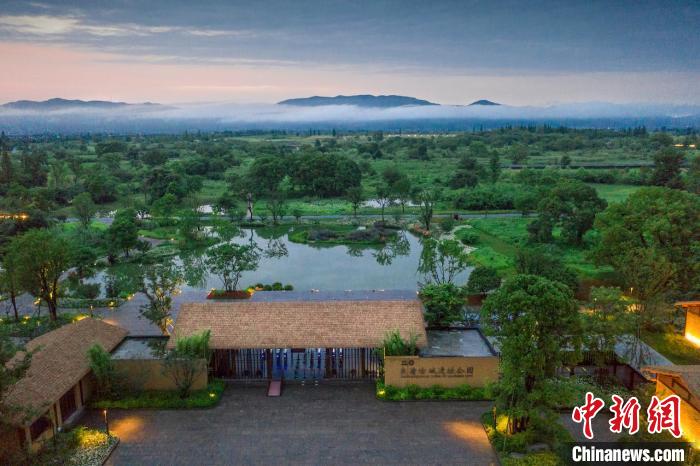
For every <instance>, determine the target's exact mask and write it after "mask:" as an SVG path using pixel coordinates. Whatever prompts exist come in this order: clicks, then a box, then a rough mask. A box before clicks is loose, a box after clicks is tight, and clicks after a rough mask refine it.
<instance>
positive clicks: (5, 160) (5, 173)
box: [0, 132, 14, 192]
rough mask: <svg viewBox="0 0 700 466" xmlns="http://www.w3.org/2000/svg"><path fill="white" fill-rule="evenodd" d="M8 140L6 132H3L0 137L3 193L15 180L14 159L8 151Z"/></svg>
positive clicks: (0, 169) (0, 166)
mask: <svg viewBox="0 0 700 466" xmlns="http://www.w3.org/2000/svg"><path fill="white" fill-rule="evenodd" d="M6 140H7V138H6V136H5V132H3V133H2V134H1V135H0V188H4V189H3V192H4V191H5V190H6V189H8V188H9V187H10V184H11V183H12V181H13V179H14V177H13V168H12V159H11V158H10V153H9V152H8V150H7V142H6Z"/></svg>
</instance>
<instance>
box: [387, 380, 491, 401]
mask: <svg viewBox="0 0 700 466" xmlns="http://www.w3.org/2000/svg"><path fill="white" fill-rule="evenodd" d="M376 394H377V398H379V399H381V400H386V401H411V400H443V401H482V400H492V399H493V396H494V395H493V387H492V386H491V385H487V386H486V387H483V388H481V387H472V386H470V385H467V384H464V385H460V386H458V387H454V388H445V387H441V386H440V385H433V386H432V387H427V388H423V387H419V386H418V385H408V386H406V387H404V388H398V387H394V386H392V385H384V382H381V381H377V390H376Z"/></svg>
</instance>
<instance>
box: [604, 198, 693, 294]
mask: <svg viewBox="0 0 700 466" xmlns="http://www.w3.org/2000/svg"><path fill="white" fill-rule="evenodd" d="M698 225H700V198H698V196H696V195H694V194H690V193H687V192H684V191H679V190H675V189H668V188H660V187H646V188H642V189H640V190H638V191H636V192H634V193H632V194H631V195H630V196H629V197H628V198H627V199H626V200H624V201H623V202H619V203H614V204H611V205H610V206H609V207H608V208H607V209H606V210H605V211H604V212H602V213H600V214H599V215H598V216H597V217H596V221H595V228H596V230H597V231H598V232H599V236H600V240H599V241H598V244H597V246H596V248H595V250H594V257H595V259H596V262H597V263H598V264H605V265H610V266H612V267H613V268H614V269H615V271H616V272H617V274H618V275H619V277H620V278H621V280H622V281H623V285H624V286H625V291H627V290H629V289H633V291H632V292H633V293H634V294H635V295H636V297H637V298H638V299H644V300H647V299H652V298H654V297H655V296H658V295H659V294H665V293H666V292H668V291H670V290H674V291H676V292H677V293H680V294H692V292H694V291H697V289H698V286H699V284H700V228H698ZM654 261H656V262H657V267H654V266H653V265H652V264H653V263H654ZM655 270H656V272H655ZM647 274H649V275H647ZM669 275H670V276H669Z"/></svg>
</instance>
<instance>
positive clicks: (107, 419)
mask: <svg viewBox="0 0 700 466" xmlns="http://www.w3.org/2000/svg"><path fill="white" fill-rule="evenodd" d="M102 414H103V415H104V418H105V432H107V437H109V417H108V416H107V410H106V409H105V410H103V411H102Z"/></svg>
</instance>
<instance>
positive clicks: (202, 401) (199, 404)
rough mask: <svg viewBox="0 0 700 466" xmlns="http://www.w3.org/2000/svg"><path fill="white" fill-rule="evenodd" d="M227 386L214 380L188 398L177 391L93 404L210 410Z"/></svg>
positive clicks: (98, 405) (109, 406) (141, 393)
mask: <svg viewBox="0 0 700 466" xmlns="http://www.w3.org/2000/svg"><path fill="white" fill-rule="evenodd" d="M225 387H226V384H225V383H224V382H223V381H221V380H212V381H211V382H210V383H209V385H208V386H207V388H206V389H205V390H196V391H194V392H192V393H190V395H189V396H188V397H187V398H182V397H180V394H179V393H178V392H177V391H144V392H140V393H137V394H135V395H133V396H126V397H123V398H122V399H120V400H100V401H97V402H94V403H92V406H93V407H95V408H99V409H107V408H109V409H191V408H210V407H212V406H214V405H216V404H217V403H218V402H219V400H220V399H221V395H222V393H223V392H224V388H225Z"/></svg>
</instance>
